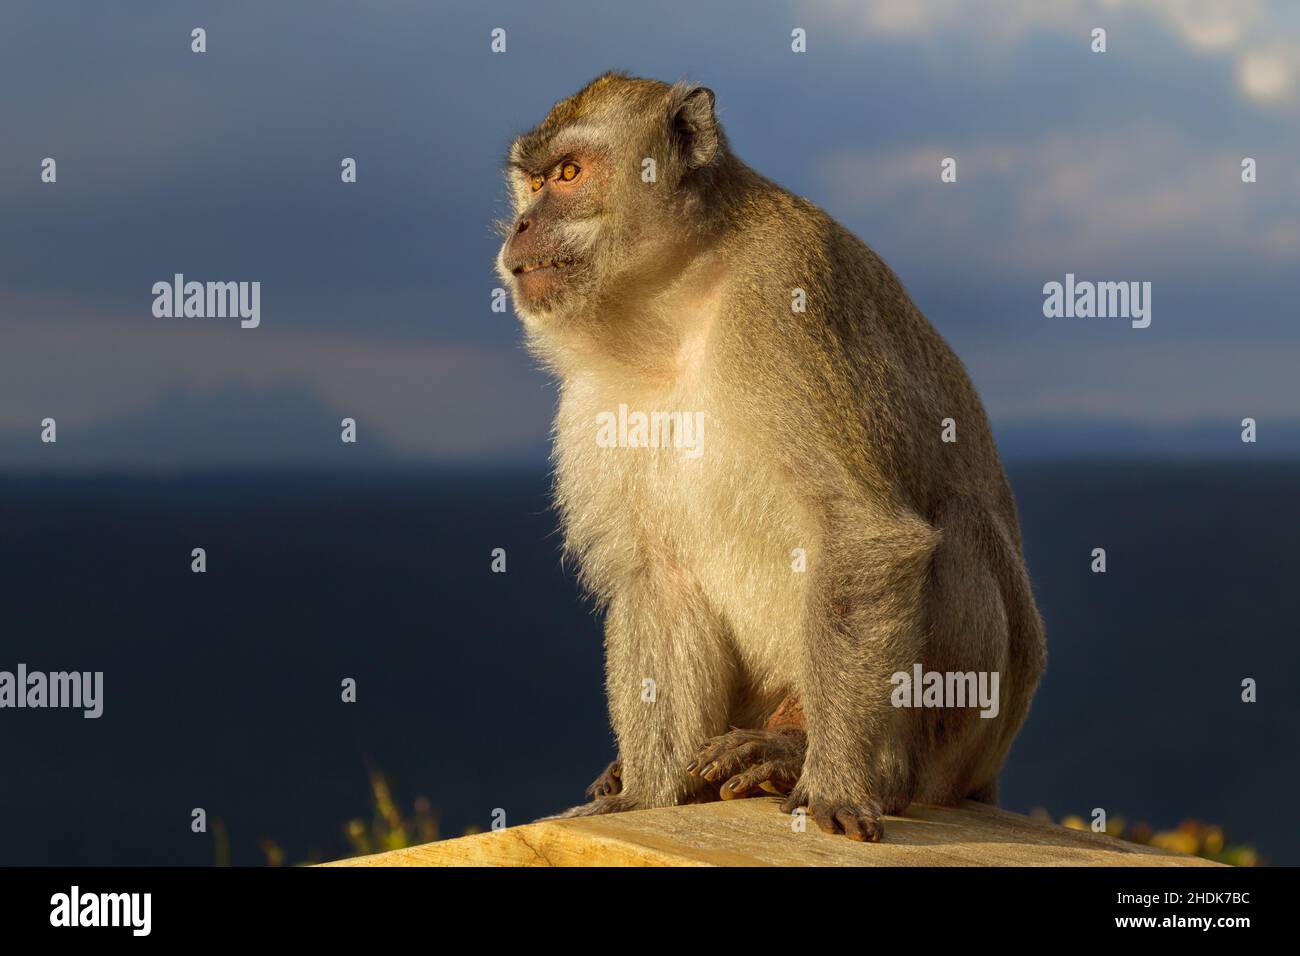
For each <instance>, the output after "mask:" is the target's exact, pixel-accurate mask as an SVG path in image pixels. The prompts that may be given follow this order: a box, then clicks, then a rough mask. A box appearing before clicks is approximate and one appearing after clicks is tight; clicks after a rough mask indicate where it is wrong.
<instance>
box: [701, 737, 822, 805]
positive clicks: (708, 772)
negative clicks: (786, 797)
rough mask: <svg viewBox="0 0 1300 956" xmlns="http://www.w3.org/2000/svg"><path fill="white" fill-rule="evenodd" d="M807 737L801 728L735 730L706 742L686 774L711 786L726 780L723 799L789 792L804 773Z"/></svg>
mask: <svg viewBox="0 0 1300 956" xmlns="http://www.w3.org/2000/svg"><path fill="white" fill-rule="evenodd" d="M807 746H808V738H807V737H806V736H805V735H804V732H803V731H802V730H800V729H798V728H793V727H786V728H782V729H779V730H733V731H731V732H730V733H726V734H723V735H722V736H721V737H714V738H713V739H712V740H709V741H706V742H705V744H704V746H703V747H701V748H700V752H699V754H698V755H697V756H696V758H695V759H694V760H693V761H691V762H690V763H689V764H687V765H686V772H687V773H690V774H693V775H694V776H697V777H701V778H703V779H705V780H707V781H709V782H710V783H715V784H716V783H718V782H719V781H725V782H723V783H722V786H721V788H720V790H719V795H720V796H721V797H722V799H723V800H734V799H736V798H737V797H752V796H756V795H758V794H760V793H775V794H784V793H789V792H790V791H791V790H792V789H793V788H794V785H795V783H797V782H798V780H799V774H800V773H801V772H802V771H803V758H804V752H805V751H806V750H807Z"/></svg>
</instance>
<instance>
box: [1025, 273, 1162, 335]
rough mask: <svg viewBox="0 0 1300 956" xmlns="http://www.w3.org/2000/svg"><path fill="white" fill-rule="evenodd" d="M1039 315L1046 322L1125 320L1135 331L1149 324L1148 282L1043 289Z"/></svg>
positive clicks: (1071, 281) (1071, 282) (1070, 279)
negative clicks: (1047, 320)
mask: <svg viewBox="0 0 1300 956" xmlns="http://www.w3.org/2000/svg"><path fill="white" fill-rule="evenodd" d="M1043 315H1045V316H1047V318H1049V319H1060V318H1066V319H1074V318H1080V319H1092V318H1097V319H1129V320H1131V324H1132V326H1133V328H1135V329H1145V328H1146V327H1147V326H1148V325H1150V324H1151V283H1150V282H1089V281H1087V280H1084V281H1082V282H1077V281H1075V278H1074V273H1073V272H1067V273H1066V274H1065V282H1064V283H1061V282H1048V283H1047V284H1046V285H1044V286H1043Z"/></svg>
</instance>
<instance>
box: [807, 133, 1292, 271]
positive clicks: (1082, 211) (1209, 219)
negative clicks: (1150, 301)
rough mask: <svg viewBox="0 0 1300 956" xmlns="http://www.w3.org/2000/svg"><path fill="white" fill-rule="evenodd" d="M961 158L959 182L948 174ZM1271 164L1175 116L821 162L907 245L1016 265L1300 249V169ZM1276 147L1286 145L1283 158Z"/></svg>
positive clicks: (840, 201)
mask: <svg viewBox="0 0 1300 956" xmlns="http://www.w3.org/2000/svg"><path fill="white" fill-rule="evenodd" d="M947 156H952V157H954V158H955V159H956V160H957V182H956V183H954V184H944V183H941V182H940V180H939V164H940V161H941V160H942V159H943V158H944V157H947ZM1255 158H1256V159H1257V161H1258V162H1260V163H1261V164H1262V166H1261V170H1260V177H1261V180H1260V182H1258V183H1255V184H1251V185H1247V184H1244V183H1242V182H1241V160H1242V156H1241V155H1240V154H1239V153H1238V152H1236V151H1234V150H1232V149H1230V148H1228V147H1209V148H1207V147H1206V146H1205V145H1204V144H1202V143H1199V142H1197V141H1194V140H1192V139H1191V138H1189V137H1187V136H1186V135H1184V134H1182V133H1180V132H1178V131H1176V130H1174V129H1172V128H1169V127H1164V126H1160V125H1156V124H1153V123H1130V124H1128V125H1126V126H1124V127H1121V128H1117V129H1112V130H1108V131H1106V134H1105V135H1104V136H1103V135H1090V134H1088V133H1084V132H1069V133H1055V132H1054V133H1050V134H1046V135H1043V136H1040V137H1038V138H1037V139H1034V140H1030V141H1028V142H1025V143H1020V144H1016V145H1014V146H1012V145H1009V144H1006V143H1002V142H988V141H975V142H968V143H948V144H943V145H940V144H938V143H934V144H930V145H911V146H907V147H903V148H900V149H888V150H849V151H840V152H836V153H832V154H830V155H828V156H827V157H825V158H824V159H823V160H822V161H821V163H820V168H819V170H818V172H819V174H820V176H821V179H822V182H823V183H824V184H825V186H826V188H827V189H828V190H829V193H830V196H829V197H828V204H829V205H830V206H831V208H834V209H836V210H847V211H849V212H852V213H856V214H858V215H867V214H869V215H871V216H872V217H874V218H877V219H884V218H888V219H889V220H890V221H891V222H892V223H893V224H894V226H893V228H894V229H895V238H896V240H899V241H901V243H902V244H905V245H907V246H908V247H909V249H910V251H914V252H918V253H919V252H921V251H923V250H929V251H934V252H938V253H940V254H942V255H945V256H946V257H947V258H949V259H950V260H951V261H953V262H963V263H966V264H968V265H981V266H984V267H994V268H997V269H999V270H1000V271H1003V272H1005V273H1007V274H1011V275H1017V274H1025V273H1031V274H1033V273H1037V272H1041V271H1043V270H1045V269H1046V270H1049V271H1052V272H1055V271H1058V270H1062V269H1065V268H1072V267H1077V266H1080V265H1083V264H1087V263H1112V262H1117V261H1127V262H1134V261H1136V262H1140V263H1141V265H1142V268H1144V269H1151V268H1153V267H1155V266H1157V265H1183V266H1185V265H1186V262H1187V261H1188V260H1189V258H1190V259H1191V260H1192V261H1197V262H1199V263H1202V264H1203V269H1204V270H1206V271H1211V272H1212V271H1214V270H1215V269H1216V268H1223V267H1226V266H1227V265H1228V264H1230V263H1232V264H1236V265H1240V264H1241V263H1243V262H1250V263H1252V264H1263V265H1266V266H1267V265H1269V264H1272V265H1274V266H1277V265H1280V264H1288V263H1296V262H1300V225H1298V224H1300V171H1297V170H1295V169H1294V168H1292V167H1288V166H1285V165H1283V166H1280V167H1279V165H1278V164H1277V163H1272V164H1270V162H1269V159H1266V158H1261V157H1255ZM1278 158H1279V159H1280V157H1278Z"/></svg>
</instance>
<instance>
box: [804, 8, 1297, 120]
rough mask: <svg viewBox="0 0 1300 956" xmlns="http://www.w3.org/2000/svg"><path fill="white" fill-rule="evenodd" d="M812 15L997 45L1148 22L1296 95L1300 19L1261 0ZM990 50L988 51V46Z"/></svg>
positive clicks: (1248, 76)
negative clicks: (1036, 34)
mask: <svg viewBox="0 0 1300 956" xmlns="http://www.w3.org/2000/svg"><path fill="white" fill-rule="evenodd" d="M796 10H797V14H798V15H799V16H801V17H802V18H803V19H804V20H806V21H807V22H809V23H815V24H819V25H821V26H824V27H826V28H827V29H831V28H833V29H834V35H840V34H841V33H842V32H843V31H845V30H848V31H851V32H853V33H856V34H857V35H858V36H859V37H864V38H872V39H879V38H884V39H891V40H898V41H935V40H942V39H947V38H951V37H953V36H957V37H961V38H965V39H967V40H970V39H971V38H977V39H978V40H980V41H982V43H983V44H984V45H985V46H986V47H987V46H993V47H996V48H999V49H1004V48H1005V47H1008V46H1012V45H1015V44H1018V43H1020V42H1022V41H1024V40H1025V38H1026V37H1028V36H1030V35H1031V34H1033V33H1034V32H1036V31H1043V30H1047V31H1052V32H1055V33H1060V34H1070V35H1073V36H1076V37H1078V38H1079V40H1080V43H1085V42H1087V40H1088V39H1089V38H1090V34H1091V31H1092V29H1093V28H1094V27H1104V28H1106V30H1107V32H1108V39H1109V40H1110V42H1111V43H1114V42H1115V38H1116V37H1118V36H1123V31H1126V30H1131V29H1140V27H1141V26H1142V24H1143V23H1144V22H1145V23H1150V24H1153V25H1154V26H1155V27H1157V28H1158V29H1159V30H1161V31H1163V32H1164V33H1165V34H1167V35H1169V36H1171V37H1173V38H1174V39H1175V40H1176V41H1178V42H1179V43H1180V44H1181V45H1182V46H1183V47H1184V48H1185V49H1187V50H1188V51H1189V52H1191V53H1194V54H1196V55H1197V56H1202V57H1222V58H1226V59H1228V60H1230V61H1231V62H1233V63H1234V64H1235V66H1236V70H1235V75H1236V78H1237V91H1238V93H1240V94H1241V95H1242V96H1243V97H1244V98H1246V99H1248V100H1251V101H1253V102H1256V103H1259V104H1261V105H1275V104H1291V103H1294V94H1295V86H1294V78H1295V77H1294V64H1295V63H1296V62H1297V61H1298V60H1300V21H1297V20H1295V19H1294V18H1293V17H1292V16H1291V15H1290V12H1289V11H1287V10H1286V9H1285V5H1282V4H1270V3H1267V2H1265V0H1232V2H1230V3H1225V2H1222V0H1101V2H1089V0H1052V2H1043V0H995V2H991V3H970V2H968V0H877V2H872V3H863V2H861V0H799V2H797V3H796ZM989 52H992V51H989Z"/></svg>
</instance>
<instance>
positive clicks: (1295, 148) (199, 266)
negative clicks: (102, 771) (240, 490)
mask: <svg viewBox="0 0 1300 956" xmlns="http://www.w3.org/2000/svg"><path fill="white" fill-rule="evenodd" d="M195 26H202V27H204V28H206V30H207V31H208V52H207V53H205V54H202V55H197V54H194V53H191V52H190V30H191V29H192V28H193V27H195ZM1095 26H1102V27H1105V28H1106V30H1107V41H1108V52H1107V53H1105V54H1103V55H1098V54H1093V53H1091V52H1090V50H1089V34H1090V31H1091V29H1092V28H1093V27H1095ZM494 27H504V28H505V29H506V31H507V52H506V53H505V54H503V55H497V54H493V53H491V52H490V50H489V33H490V31H491V30H492V28H494ZM795 27H803V28H805V29H806V30H807V31H808V52H807V53H806V54H799V55H796V54H793V53H792V52H790V31H791V30H792V29H793V28H795ZM609 68H620V69H627V70H630V71H632V72H634V73H638V74H642V75H649V76H655V77H658V78H661V79H669V80H672V79H678V78H682V77H686V78H689V79H692V80H695V81H698V82H702V83H705V84H707V85H709V86H711V87H712V88H713V89H714V90H715V92H716V94H717V97H718V108H719V113H720V116H721V118H722V121H723V123H724V125H725V126H726V129H727V132H728V135H729V136H730V138H731V141H732V144H733V146H734V147H735V148H736V150H737V152H738V153H739V154H740V155H741V156H742V158H744V159H745V160H746V161H747V162H749V163H750V164H751V165H753V166H754V167H755V168H757V169H759V170H760V171H761V172H763V173H765V174H766V175H768V176H770V177H772V178H774V179H776V180H777V181H778V182H781V183H782V184H783V185H785V186H786V187H788V188H790V189H791V190H793V191H794V192H797V193H799V194H802V195H805V196H807V197H809V198H810V199H812V200H813V201H815V202H817V203H819V204H821V205H822V206H823V207H824V208H825V209H826V210H827V211H828V212H830V213H831V214H832V215H833V216H835V217H836V218H838V219H840V220H841V221H842V222H844V223H845V224H846V225H847V226H848V227H849V228H851V229H853V230H854V231H855V232H856V233H858V235H860V236H861V237H862V238H863V239H865V240H866V241H867V242H868V243H870V244H871V245H872V246H873V247H875V248H876V250H877V251H878V252H880V253H881V255H883V256H884V257H885V259H886V260H887V261H888V262H890V264H891V265H892V266H893V267H894V268H895V270H896V271H897V272H898V273H899V275H900V277H901V278H902V280H903V282H904V283H905V284H906V285H907V287H908V288H909V290H910V291H911V293H912V295H913V297H914V298H915V299H916V300H917V302H918V304H919V305H920V306H921V308H922V309H923V311H925V312H926V314H927V315H928V316H929V318H930V319H931V321H932V322H933V323H934V324H935V325H936V326H937V327H938V328H939V330H940V331H941V332H942V333H943V334H944V335H945V336H946V337H947V338H948V340H949V341H950V342H951V343H952V344H953V346H954V347H955V348H956V350H957V351H958V353H959V354H960V355H961V357H962V358H963V360H964V361H965V362H966V364H967V366H968V367H969V369H970V371H971V374H972V377H973V378H974V380H975V382H976V384H977V386H978V387H979V388H980V391H981V393H982V395H983V396H984V399H985V402H986V404H987V406H988V408H989V411H990V414H991V416H992V418H993V420H994V423H995V427H996V428H997V429H998V430H999V432H1000V433H1001V434H1004V435H1006V436H1009V437H1008V439H1007V440H1008V442H1009V443H1011V444H1012V445H1013V446H1014V448H1013V454H1014V453H1015V451H1017V450H1019V451H1032V450H1033V448H1034V447H1035V446H1036V444H1042V445H1044V446H1047V445H1050V446H1051V447H1052V448H1054V449H1056V451H1057V452H1059V453H1062V454H1069V453H1071V452H1074V453H1078V454H1085V455H1093V454H1107V453H1110V452H1113V451H1114V450H1115V449H1116V448H1119V447H1121V446H1125V447H1132V446H1133V445H1134V443H1136V444H1138V445H1143V446H1146V445H1147V444H1148V443H1149V447H1151V448H1153V449H1156V450H1158V451H1159V453H1161V454H1174V455H1177V454H1189V455H1195V454H1197V453H1200V452H1204V451H1206V450H1207V449H1211V448H1219V447H1222V448H1224V449H1227V450H1228V451H1229V452H1234V445H1233V443H1234V442H1235V436H1236V433H1237V431H1238V430H1239V424H1238V423H1239V422H1240V420H1241V419H1242V418H1243V417H1245V416H1251V417H1255V418H1257V419H1258V420H1259V421H1260V423H1261V426H1260V450H1261V452H1263V453H1268V452H1269V451H1270V450H1271V451H1273V452H1275V453H1276V452H1278V451H1289V452H1291V453H1295V452H1296V451H1297V450H1300V376H1298V375H1297V374H1296V372H1297V369H1300V323H1298V322H1297V308H1296V294H1295V293H1296V284H1297V276H1300V160H1298V159H1297V157H1300V142H1298V140H1300V123H1298V122H1297V120H1298V119H1300V5H1295V4H1287V3H1276V4H1270V3H1256V2H1245V0H1243V2H1237V3H1195V2H1191V3H1189V2H1175V0H1164V2H1160V0H1145V2H1142V0H1130V2H1120V0H1112V2H1104V3H1085V2H1070V0H1063V2H1059V3H1041V2H1031V0H1007V2H1004V3H970V2H965V3H961V2H954V0H887V2H881V3H870V2H804V0H781V2H777V0H773V2H766V3H740V2H736V3H717V4H701V3H677V2H656V3H654V4H643V3H611V2H608V0H605V2H571V3H564V4H523V3H475V4H451V3H442V2H438V3H429V2H424V3H414V2H403V0H384V2H356V0H354V2H310V3H308V2H276V3H268V4H253V3H240V4H237V3H227V4H220V5H214V4H211V3H187V2H167V3H162V2H149V3H136V4H129V5H113V6H112V7H111V8H108V7H106V6H105V5H103V4H99V3H93V2H55V3H47V4H41V5H21V6H20V5H15V4H10V5H6V7H5V8H4V10H3V12H0V84H3V88H4V89H5V90H6V91H9V94H8V95H6V96H5V97H4V98H3V100H0V129H3V130H4V140H3V148H2V149H0V210H2V215H0V467H30V466H33V465H39V466H42V467H68V468H82V467H95V468H98V467H172V466H186V465H189V466H197V467H204V466H209V465H219V464H240V463H253V462H257V463H279V464H293V463H296V462H310V461H314V460H317V459H320V460H330V461H339V460H342V459H340V457H339V454H338V452H339V449H338V442H337V429H336V425H337V422H338V419H339V418H341V417H342V416H344V415H349V416H352V417H355V418H356V419H357V420H358V422H359V428H360V435H361V439H362V441H361V444H360V445H359V446H358V447H357V449H355V451H357V452H358V454H357V455H355V456H354V458H355V459H356V460H358V461H367V462H371V463H379V464H382V463H384V462H388V461H391V460H393V459H407V460H415V461H421V462H431V463H439V464H471V465H472V464H474V463H492V462H500V461H506V460H509V461H517V462H536V463H540V462H541V461H542V459H543V456H544V453H545V447H546V435H547V428H548V420H549V415H550V410H551V407H552V403H553V391H552V390H551V387H550V385H549V384H548V382H547V381H546V379H545V378H544V377H543V376H542V375H541V374H540V373H538V372H537V371H536V370H535V369H534V368H533V367H532V364H531V362H530V360H529V359H528V357H527V356H526V354H525V353H524V352H523V351H522V349H521V348H520V346H519V334H518V328H517V324H516V321H515V320H514V318H513V316H511V315H509V314H505V315H503V314H500V313H494V312H492V311H491V310H490V302H491V291H492V289H493V288H494V287H495V286H496V285H497V280H496V278H495V277H494V275H493V272H492V261H493V256H494V254H495V250H496V239H495V237H494V235H493V233H492V231H491V226H490V224H491V221H492V220H493V218H494V217H496V216H498V215H500V214H501V213H502V211H503V209H504V194H503V190H502V188H501V180H500V173H499V167H500V160H501V157H502V156H503V154H504V150H505V148H506V146H507V144H508V143H509V141H510V139H511V137H512V136H513V135H514V133H516V132H517V131H519V130H521V129H525V128H527V127H529V126H531V125H532V124H534V123H535V122H536V121H537V120H539V119H540V118H541V117H542V116H543V115H544V113H545V111H546V109H547V108H548V107H549V106H550V104H551V103H552V102H554V101H555V100H556V99H559V98H561V97H563V96H565V95H567V94H569V93H571V92H572V91H574V90H575V89H577V88H578V87H580V86H581V85H582V84H583V83H585V82H586V81H587V80H589V79H591V77H593V76H595V75H596V74H598V73H600V72H602V71H604V70H606V69H609ZM47 156H50V157H54V158H55V159H56V160H57V162H58V182H57V183H56V184H53V185H50V184H44V183H41V182H40V178H39V173H40V162H41V160H42V159H43V158H44V157H47ZM344 156H350V157H355V158H356V159H357V161H358V170H359V181H358V183H356V184H355V185H343V184H341V183H340V182H339V162H340V160H341V159H342V158H343V157H344ZM944 156H953V157H955V158H956V159H957V162H958V181H957V182H956V183H955V184H949V185H944V184H941V183H940V182H939V178H938V164H939V160H940V159H941V158H942V157H944ZM1244 156H1251V157H1254V158H1255V159H1256V160H1257V162H1258V168H1259V182H1257V183H1255V184H1252V185H1249V186H1247V185H1243V184H1242V183H1241V181H1240V161H1241V158H1242V157H1244ZM176 272H182V273H185V274H186V275H187V276H188V277H190V278H195V279H201V280H203V279H214V280H216V279H240V280H259V281H261V283H262V323H261V327H260V328H258V329H256V330H241V329H240V328H239V326H238V323H237V322H230V321H225V320H218V319H191V320H180V319H156V318H154V317H153V315H152V313H151V304H152V295H151V293H150V288H151V286H152V284H153V283H154V282H156V281H159V280H165V279H169V278H170V277H171V276H172V274H173V273H176ZM1067 272H1072V273H1075V274H1076V275H1077V276H1079V277H1080V278H1090V279H1097V280H1140V281H1150V282H1152V284H1153V296H1152V299H1153V302H1152V304H1153V321H1152V324H1151V327H1150V328H1147V329H1141V330H1139V329H1132V328H1130V327H1129V325H1128V323H1127V322H1123V321H1115V320H1081V319H1079V320H1067V319H1046V318H1044V317H1043V314H1042V299H1043V296H1042V291H1041V290H1042V286H1043V284H1044V283H1045V282H1049V281H1053V280H1056V281H1060V280H1061V279H1063V277H1064V275H1065V274H1066V273H1067ZM47 416H51V417H54V418H56V419H57V420H58V422H59V443H58V445H57V446H56V447H50V446H42V445H40V443H39V440H38V432H39V422H40V420H41V419H42V418H45V417H47ZM322 423H324V424H322ZM1043 436H1048V438H1050V440H1047V441H1044V442H1040V441H1039V439H1041V438H1043ZM1135 436H1137V437H1135ZM1142 436H1146V437H1142ZM1126 443H1127V444H1126ZM1288 443H1289V444H1288ZM1235 444H1236V445H1237V446H1239V445H1240V443H1239V442H1237V443H1235ZM1270 444H1271V449H1270V448H1269V446H1270ZM1234 453H1235V452H1234Z"/></svg>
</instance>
